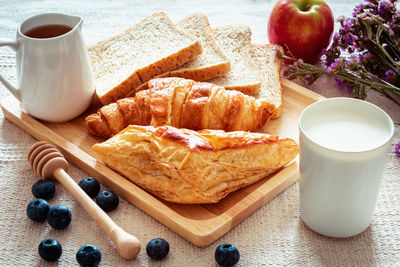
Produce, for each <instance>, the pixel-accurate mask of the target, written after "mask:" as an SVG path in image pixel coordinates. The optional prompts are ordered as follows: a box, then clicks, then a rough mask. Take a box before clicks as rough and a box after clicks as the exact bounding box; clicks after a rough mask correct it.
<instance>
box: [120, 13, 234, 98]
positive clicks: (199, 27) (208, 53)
mask: <svg viewBox="0 0 400 267" xmlns="http://www.w3.org/2000/svg"><path fill="white" fill-rule="evenodd" d="M176 26H177V27H178V28H179V29H180V30H182V31H184V32H186V33H188V34H191V35H192V36H194V37H195V38H197V39H198V40H199V41H200V43H201V46H202V48H203V53H201V55H200V56H198V57H196V58H194V59H192V60H190V61H189V62H187V63H185V64H184V65H182V66H181V67H179V68H177V69H175V70H172V71H169V72H167V73H164V74H161V75H159V76H158V78H161V77H180V78H186V79H191V80H194V81H198V82H201V81H206V80H210V79H213V78H217V77H222V76H224V75H225V74H227V73H228V72H229V71H230V70H231V64H230V62H229V60H228V59H227V58H226V57H225V55H224V54H223V53H222V51H221V49H220V48H219V47H218V45H217V44H216V42H215V40H214V37H213V36H212V32H211V28H210V23H209V22H208V19H207V17H206V16H205V15H204V14H203V13H201V12H198V13H194V14H192V15H190V16H188V17H186V18H184V19H183V20H181V21H180V22H178V23H177V24H176ZM148 88H149V87H148V84H147V82H146V83H143V84H142V85H141V86H140V87H138V88H137V89H136V90H135V91H133V92H132V93H130V94H129V95H128V96H133V95H134V94H135V93H136V92H137V91H141V90H145V89H148Z"/></svg>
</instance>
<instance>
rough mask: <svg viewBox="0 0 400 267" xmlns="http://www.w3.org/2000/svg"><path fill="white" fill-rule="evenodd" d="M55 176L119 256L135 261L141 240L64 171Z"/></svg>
mask: <svg viewBox="0 0 400 267" xmlns="http://www.w3.org/2000/svg"><path fill="white" fill-rule="evenodd" d="M54 176H55V177H56V179H57V180H58V181H59V182H60V183H61V184H62V185H63V186H64V187H65V188H66V189H67V190H68V192H69V193H70V194H71V195H72V196H73V197H74V198H75V199H76V200H77V201H78V202H79V204H80V205H81V206H82V207H83V208H84V209H85V210H86V211H87V213H89V215H90V216H91V217H92V218H93V219H94V220H95V221H96V223H97V224H98V225H99V226H100V227H101V228H102V229H103V230H104V231H105V232H106V233H107V235H108V236H109V237H110V238H111V239H112V241H114V244H115V246H116V247H117V251H118V254H119V255H120V256H121V257H122V258H124V259H127V260H131V259H134V258H135V257H136V256H137V254H138V253H139V251H140V242H139V240H138V239H137V238H136V237H134V236H132V235H130V234H128V233H127V232H125V231H124V230H123V229H122V228H121V227H119V226H118V225H117V224H116V223H115V222H114V221H113V220H112V219H111V218H110V217H109V216H108V215H107V213H105V212H104V211H103V210H102V209H101V208H100V207H99V206H98V205H97V204H96V203H95V202H94V201H93V199H91V198H90V197H89V196H88V195H87V194H86V193H85V191H83V190H82V188H80V186H79V185H78V184H77V183H75V181H74V180H73V179H72V178H71V177H70V176H69V175H68V174H67V173H66V172H65V171H64V170H63V169H61V168H59V169H57V170H56V171H55V172H54Z"/></svg>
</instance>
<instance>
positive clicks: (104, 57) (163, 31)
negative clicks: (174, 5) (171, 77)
mask: <svg viewBox="0 0 400 267" xmlns="http://www.w3.org/2000/svg"><path fill="white" fill-rule="evenodd" d="M88 52H89V58H90V61H91V64H92V67H93V74H94V78H95V88H96V94H97V96H98V98H99V99H100V101H101V102H102V103H103V104H104V105H105V104H109V103H112V102H114V101H116V100H117V99H120V98H123V97H125V96H127V95H128V94H129V93H130V92H131V91H133V90H135V89H136V88H137V87H139V86H140V85H141V84H143V83H144V82H147V81H148V80H150V79H151V78H153V77H155V76H157V75H160V74H162V73H165V72H167V71H170V70H173V69H176V68H178V67H180V66H181V65H183V64H184V63H186V62H188V61H189V60H191V59H193V58H195V57H196V56H198V55H200V54H201V52H202V47H201V44H200V42H199V41H198V40H197V39H196V38H195V37H193V36H191V35H189V34H187V33H185V32H183V31H181V30H179V29H178V28H177V27H176V26H175V25H174V24H173V23H172V21H171V20H170V19H169V18H168V16H167V15H166V14H165V13H163V12H158V13H155V14H153V15H152V16H150V17H148V18H146V19H144V20H143V21H141V22H140V23H138V24H136V25H135V26H133V27H131V28H129V29H127V30H125V31H124V32H122V33H120V34H118V35H116V36H114V37H111V38H109V39H106V40H104V41H101V42H99V43H97V44H96V45H94V46H90V47H89V48H88Z"/></svg>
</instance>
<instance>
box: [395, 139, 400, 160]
mask: <svg viewBox="0 0 400 267" xmlns="http://www.w3.org/2000/svg"><path fill="white" fill-rule="evenodd" d="M394 153H395V154H396V156H397V157H398V158H400V141H399V142H398V143H397V144H396V146H395V147H394Z"/></svg>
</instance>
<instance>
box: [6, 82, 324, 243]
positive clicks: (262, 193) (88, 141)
mask: <svg viewBox="0 0 400 267" xmlns="http://www.w3.org/2000/svg"><path fill="white" fill-rule="evenodd" d="M281 83H282V87H283V109H282V116H281V118H279V119H275V120H272V121H271V122H269V123H268V125H267V126H266V127H264V128H263V129H262V131H263V132H268V133H270V134H275V135H281V136H284V137H290V138H293V139H295V140H298V128H297V127H298V126H297V120H298V117H299V115H300V113H301V111H302V110H303V109H304V108H305V107H306V106H308V105H309V104H311V103H313V102H315V101H317V100H319V99H323V97H322V96H320V95H318V94H316V93H314V92H312V91H310V90H308V89H306V88H304V87H301V86H299V85H297V84H295V83H293V82H291V81H288V80H286V79H282V81H281ZM1 107H2V109H3V113H4V115H5V117H6V118H7V119H9V120H10V121H12V122H13V123H15V124H16V125H17V126H19V127H20V128H21V129H23V130H24V131H26V132H27V133H29V134H31V135H32V136H33V137H35V138H36V139H38V140H45V141H48V142H50V143H53V144H55V145H56V146H57V147H58V148H59V149H60V151H61V152H62V153H63V154H64V156H65V157H66V158H67V160H68V161H69V162H71V163H73V164H75V165H76V166H78V167H79V168H81V169H82V170H84V171H85V172H86V173H87V174H89V175H91V176H93V177H95V178H96V179H98V180H99V181H100V182H101V183H102V184H104V185H105V186H107V187H108V188H110V189H112V190H114V191H115V192H116V193H117V194H118V195H120V196H122V197H124V198H125V199H126V200H128V201H129V202H131V203H132V204H133V205H135V206H137V207H139V208H140V209H142V210H143V211H145V212H146V213H148V214H149V215H150V216H152V217H154V218H155V219H157V220H158V221H160V222H161V223H163V224H164V225H166V226H167V227H169V228H170V229H172V230H173V231H175V232H176V233H178V234H179V235H181V236H182V237H183V238H185V239H186V240H188V241H190V242H192V243H193V244H194V245H197V246H207V245H209V244H211V243H212V242H214V241H215V240H217V239H218V238H219V237H221V236H222V235H223V234H225V233H226V232H228V231H229V230H230V229H232V228H233V227H234V226H235V225H237V224H238V223H239V222H241V221H242V220H243V219H245V218H246V217H247V216H249V215H250V214H252V213H253V212H254V211H256V210H257V209H258V208H260V207H261V206H262V205H263V204H265V203H266V202H268V201H269V200H271V199H272V198H274V197H275V196H276V195H278V194H280V193H281V192H282V191H284V190H285V189H286V188H287V187H289V186H290V185H291V184H293V183H294V182H295V181H296V180H297V178H298V175H297V171H298V162H297V160H296V161H294V162H292V163H291V164H289V165H287V166H286V167H284V168H283V169H281V170H280V171H278V172H276V173H274V174H272V175H270V176H268V177H266V178H264V179H262V180H260V181H258V182H257V183H255V184H253V185H250V186H248V187H245V188H242V189H240V190H238V191H236V192H233V193H231V194H229V195H228V196H227V197H226V198H224V199H222V200H221V201H220V202H218V203H216V204H206V205H184V204H174V203H169V202H166V201H164V200H162V199H160V198H157V197H155V196H153V195H151V194H149V193H147V192H146V191H144V190H142V189H141V188H139V187H138V186H136V185H135V184H133V183H132V182H130V181H129V180H127V179H125V178H124V177H122V176H121V175H119V174H118V173H116V172H114V171H113V170H111V169H109V168H108V167H106V166H105V165H103V164H102V163H100V162H98V161H96V159H95V154H94V152H93V151H92V149H91V146H92V145H93V144H95V143H96V142H101V141H103V139H100V138H97V137H94V136H91V135H90V134H88V133H87V131H86V128H85V124H84V118H85V117H86V116H87V115H88V114H91V113H93V112H95V111H96V110H97V108H98V107H97V106H96V103H93V104H92V107H91V108H89V110H88V111H87V112H85V114H83V115H82V116H80V117H78V118H77V119H74V120H72V121H69V122H66V123H60V124H51V123H45V122H42V121H39V120H36V119H34V118H33V117H31V116H30V115H28V114H27V113H26V112H25V111H24V109H23V107H22V106H21V104H20V103H19V102H18V101H17V100H16V99H15V98H14V97H13V96H10V97H8V98H6V99H4V100H3V101H2V103H1ZM271 227H273V226H271Z"/></svg>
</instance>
